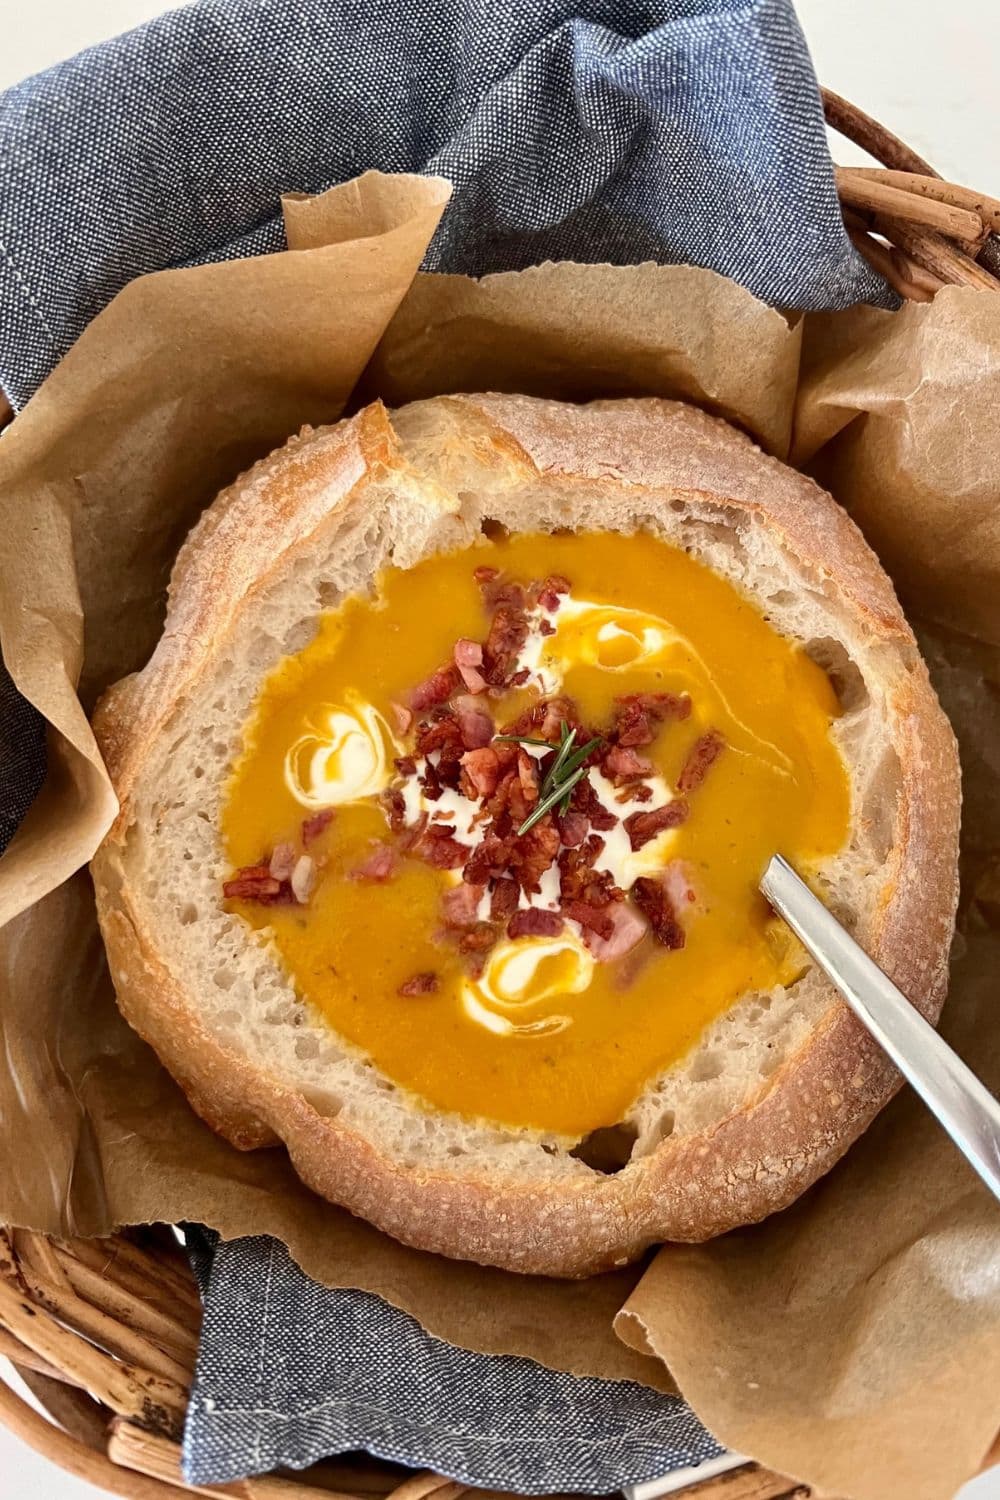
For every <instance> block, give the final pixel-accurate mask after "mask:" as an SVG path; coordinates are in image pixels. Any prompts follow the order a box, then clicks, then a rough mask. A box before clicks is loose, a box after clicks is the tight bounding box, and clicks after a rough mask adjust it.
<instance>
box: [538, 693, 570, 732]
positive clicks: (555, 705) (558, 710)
mask: <svg viewBox="0 0 1000 1500" xmlns="http://www.w3.org/2000/svg"><path fill="white" fill-rule="evenodd" d="M543 707H544V710H545V712H544V714H543V715H542V721H541V724H540V725H539V727H538V734H539V739H543V740H552V741H556V740H558V738H559V731H560V729H561V728H562V726H563V725H564V724H566V725H567V726H568V727H569V728H572V727H573V721H574V719H575V711H574V708H573V705H572V703H571V702H570V701H569V699H568V698H550V699H549V700H548V702H547V703H546V704H544V705H543Z"/></svg>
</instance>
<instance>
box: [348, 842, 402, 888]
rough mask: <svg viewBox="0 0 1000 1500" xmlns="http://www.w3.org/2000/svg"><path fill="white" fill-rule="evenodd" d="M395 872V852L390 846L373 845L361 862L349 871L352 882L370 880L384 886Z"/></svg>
mask: <svg viewBox="0 0 1000 1500" xmlns="http://www.w3.org/2000/svg"><path fill="white" fill-rule="evenodd" d="M395 870H396V851H395V849H394V848H393V847H392V845H391V844H375V845H374V846H373V848H372V851H371V853H370V854H368V855H366V857H365V859H364V860H363V862H362V863H361V864H360V865H358V867H357V868H356V869H354V870H352V871H351V879H352V880H370V881H372V882H373V883H374V884H376V885H384V884H385V882H386V881H387V880H391V879H392V876H393V875H394V874H395Z"/></svg>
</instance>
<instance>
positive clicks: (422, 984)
mask: <svg viewBox="0 0 1000 1500" xmlns="http://www.w3.org/2000/svg"><path fill="white" fill-rule="evenodd" d="M437 987H438V977H437V975H436V974H435V973H433V971H432V970H430V969H425V970H424V971H423V972H422V973H420V974H414V976H413V978H412V979H408V980H407V981H406V983H405V984H401V985H400V986H399V989H398V990H397V991H396V994H397V995H406V996H410V995H433V994H434V993H435V991H436V990H437Z"/></svg>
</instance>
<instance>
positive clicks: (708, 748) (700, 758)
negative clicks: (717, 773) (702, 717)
mask: <svg viewBox="0 0 1000 1500" xmlns="http://www.w3.org/2000/svg"><path fill="white" fill-rule="evenodd" d="M725 743H726V742H725V740H724V739H723V737H722V735H721V734H720V733H719V731H718V730H717V729H709V730H708V732H707V733H706V734H703V735H702V736H701V738H700V739H697V740H695V742H694V745H693V746H692V747H691V751H690V753H689V754H688V758H687V760H686V761H685V762H684V766H683V769H682V771H681V774H680V775H679V776H678V778H677V790H678V791H679V792H693V791H695V790H696V788H697V787H700V786H701V784H702V782H703V781H704V780H705V777H706V776H707V775H708V770H709V767H710V766H712V765H714V763H715V762H716V761H717V760H718V758H719V755H720V754H721V752H722V748H723V746H724V745H725Z"/></svg>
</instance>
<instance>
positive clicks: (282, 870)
mask: <svg viewBox="0 0 1000 1500" xmlns="http://www.w3.org/2000/svg"><path fill="white" fill-rule="evenodd" d="M297 858H298V855H297V854H296V852H295V845H294V844H275V846H274V853H273V854H272V855H271V862H270V864H269V865H268V867H267V869H268V873H269V874H270V875H273V876H274V878H275V880H289V879H291V874H292V871H293V870H294V869H295V861H296V859H297Z"/></svg>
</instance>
